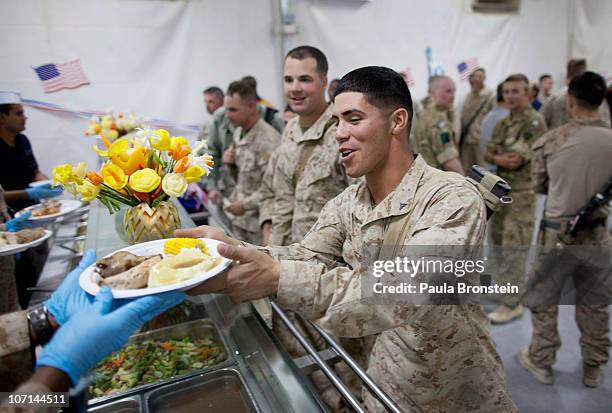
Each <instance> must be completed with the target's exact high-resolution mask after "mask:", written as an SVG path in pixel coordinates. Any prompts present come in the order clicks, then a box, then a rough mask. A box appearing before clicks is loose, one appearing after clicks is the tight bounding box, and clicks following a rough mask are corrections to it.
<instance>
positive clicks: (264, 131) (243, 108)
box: [223, 81, 280, 245]
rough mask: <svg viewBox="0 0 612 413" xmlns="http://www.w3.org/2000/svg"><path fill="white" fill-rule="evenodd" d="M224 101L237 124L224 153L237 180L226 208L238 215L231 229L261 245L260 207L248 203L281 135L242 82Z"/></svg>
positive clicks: (253, 92) (253, 195)
mask: <svg viewBox="0 0 612 413" xmlns="http://www.w3.org/2000/svg"><path fill="white" fill-rule="evenodd" d="M224 103H225V115H226V116H227V118H228V119H229V120H230V122H231V123H232V124H233V125H234V126H235V127H236V129H235V130H234V142H233V144H232V146H231V147H230V148H229V149H228V150H226V151H225V152H224V154H223V164H224V165H223V167H224V168H228V173H231V174H233V175H235V181H236V186H235V187H234V190H233V191H232V193H231V195H230V197H229V199H230V202H231V203H230V204H229V205H228V206H226V208H225V211H226V212H229V213H230V214H233V215H234V216H235V217H234V219H232V220H231V224H232V232H233V233H234V235H235V236H236V237H237V238H238V239H240V240H243V241H246V242H249V243H252V244H256V245H260V244H261V243H262V234H261V227H260V225H259V213H258V208H259V206H258V205H257V204H254V203H253V202H249V198H251V197H256V196H257V195H256V193H257V191H258V189H259V187H260V186H261V183H262V178H263V175H264V171H265V169H266V166H267V164H268V160H269V159H270V156H271V154H272V152H273V151H274V149H275V148H276V147H277V146H278V144H279V143H280V134H279V133H278V132H277V131H276V130H275V129H274V128H273V127H272V126H270V125H268V124H267V123H266V122H265V121H264V120H263V119H262V118H261V117H260V116H259V114H258V113H257V95H256V94H255V91H254V90H253V89H252V88H251V87H250V86H249V85H248V84H246V83H244V82H243V81H238V82H232V83H231V84H230V85H229V88H228V90H227V94H226V95H225V102H224Z"/></svg>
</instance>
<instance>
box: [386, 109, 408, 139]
mask: <svg viewBox="0 0 612 413" xmlns="http://www.w3.org/2000/svg"><path fill="white" fill-rule="evenodd" d="M390 120H391V133H392V134H393V135H400V134H401V133H402V132H403V131H405V130H406V128H408V111H407V110H406V109H404V108H397V109H395V110H394V111H393V112H392V113H391V115H390Z"/></svg>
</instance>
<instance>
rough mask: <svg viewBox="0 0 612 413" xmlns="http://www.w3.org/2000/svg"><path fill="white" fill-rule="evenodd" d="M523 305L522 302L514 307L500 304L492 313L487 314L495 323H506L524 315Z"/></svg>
mask: <svg viewBox="0 0 612 413" xmlns="http://www.w3.org/2000/svg"><path fill="white" fill-rule="evenodd" d="M523 311H524V309H523V306H522V305H521V304H519V305H517V306H516V307H514V308H510V307H506V306H505V305H500V306H499V307H497V308H496V309H495V311H493V312H492V313H489V314H487V317H488V318H489V320H491V322H492V323H493V324H505V323H509V322H510V321H512V320H515V319H517V318H520V317H521V316H522V315H523Z"/></svg>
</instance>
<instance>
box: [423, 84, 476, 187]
mask: <svg viewBox="0 0 612 413" xmlns="http://www.w3.org/2000/svg"><path fill="white" fill-rule="evenodd" d="M430 91H431V100H432V104H431V105H430V106H428V107H427V108H426V109H425V110H424V112H423V114H422V115H421V116H420V117H418V118H417V119H416V122H415V130H414V150H415V152H416V153H418V154H419V155H420V156H421V157H422V158H423V159H424V160H425V162H427V164H428V165H430V166H433V167H434V168H438V169H442V170H444V171H453V172H457V173H459V174H461V175H464V174H465V172H464V170H463V167H462V166H461V161H460V160H459V151H458V150H457V142H458V137H457V136H456V130H455V128H454V127H453V126H454V123H453V120H452V119H449V115H450V114H451V113H453V102H454V100H455V82H453V80H452V79H451V78H450V77H448V76H436V79H435V80H434V81H432V82H431V83H430Z"/></svg>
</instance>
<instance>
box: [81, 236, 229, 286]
mask: <svg viewBox="0 0 612 413" xmlns="http://www.w3.org/2000/svg"><path fill="white" fill-rule="evenodd" d="M219 244H220V241H216V240H213V239H208V238H170V239H162V240H155V241H149V242H143V243H141V244H136V245H131V246H129V247H125V248H122V249H120V250H118V251H115V252H114V253H112V254H109V255H107V256H105V257H103V258H101V259H99V260H98V261H96V262H95V263H94V264H92V265H91V266H89V267H88V268H87V269H85V271H83V273H82V274H81V276H80V278H79V284H80V285H81V288H83V289H84V290H85V291H87V292H88V293H89V294H92V295H96V294H97V293H98V291H99V290H100V288H101V287H102V286H104V285H107V286H109V287H110V288H111V290H112V291H113V297H115V298H133V297H141V296H145V295H151V294H159V293H163V292H166V291H173V290H188V289H190V288H193V287H195V286H196V285H198V284H201V283H203V282H204V281H206V280H208V279H209V278H212V277H214V276H215V275H217V274H219V273H221V272H223V271H224V270H225V269H226V268H227V267H228V266H229V265H230V264H231V261H230V260H228V259H227V258H224V257H222V256H221V255H219V253H218V252H217V246H218V245H219Z"/></svg>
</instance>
